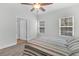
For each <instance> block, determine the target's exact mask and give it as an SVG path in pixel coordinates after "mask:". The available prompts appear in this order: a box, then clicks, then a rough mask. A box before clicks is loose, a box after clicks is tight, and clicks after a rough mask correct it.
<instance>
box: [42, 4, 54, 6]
mask: <svg viewBox="0 0 79 59" xmlns="http://www.w3.org/2000/svg"><path fill="white" fill-rule="evenodd" d="M40 4H41V6H46V5H50V4H53V3H40Z"/></svg>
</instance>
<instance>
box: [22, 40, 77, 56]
mask: <svg viewBox="0 0 79 59" xmlns="http://www.w3.org/2000/svg"><path fill="white" fill-rule="evenodd" d="M23 55H28V56H73V55H74V56H75V55H78V56H79V39H75V40H71V41H70V42H68V46H65V45H61V43H57V42H53V41H52V42H51V41H47V40H42V39H34V40H31V41H28V43H27V44H25V49H24V53H23Z"/></svg>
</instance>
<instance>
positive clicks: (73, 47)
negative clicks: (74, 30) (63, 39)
mask: <svg viewBox="0 0 79 59" xmlns="http://www.w3.org/2000/svg"><path fill="white" fill-rule="evenodd" d="M68 49H69V50H70V52H71V54H70V55H71V56H77V55H78V56H79V39H73V40H71V41H70V42H68Z"/></svg>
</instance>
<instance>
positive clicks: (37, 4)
mask: <svg viewBox="0 0 79 59" xmlns="http://www.w3.org/2000/svg"><path fill="white" fill-rule="evenodd" d="M21 4H22V5H31V6H33V7H32V9H31V10H30V11H34V10H35V9H38V10H39V9H40V10H42V11H45V9H44V8H43V6H47V5H50V4H53V3H21Z"/></svg>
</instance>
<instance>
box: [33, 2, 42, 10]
mask: <svg viewBox="0 0 79 59" xmlns="http://www.w3.org/2000/svg"><path fill="white" fill-rule="evenodd" d="M33 7H34V8H35V9H39V8H40V7H41V5H40V4H39V3H35V4H34V5H33Z"/></svg>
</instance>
